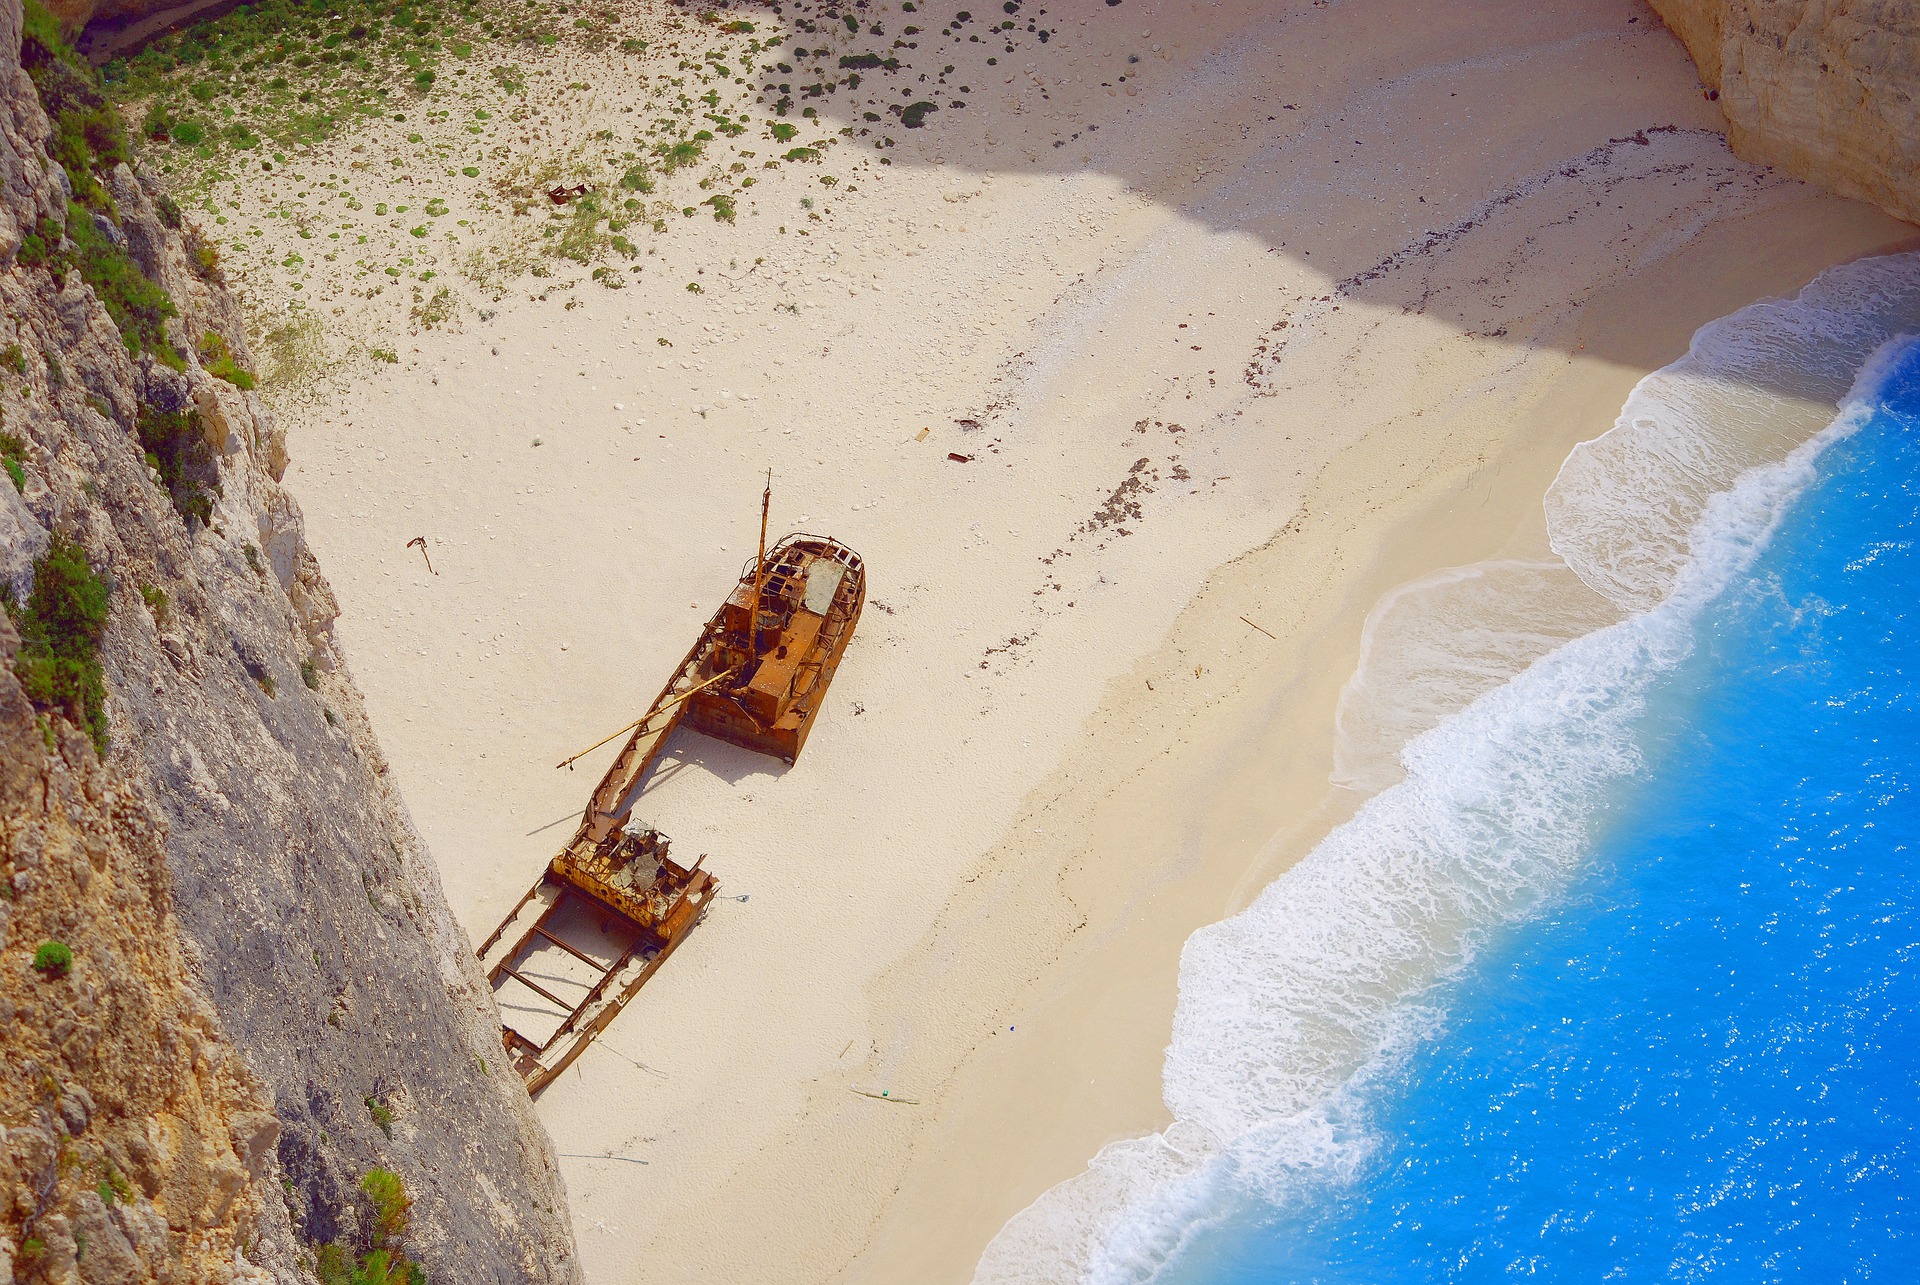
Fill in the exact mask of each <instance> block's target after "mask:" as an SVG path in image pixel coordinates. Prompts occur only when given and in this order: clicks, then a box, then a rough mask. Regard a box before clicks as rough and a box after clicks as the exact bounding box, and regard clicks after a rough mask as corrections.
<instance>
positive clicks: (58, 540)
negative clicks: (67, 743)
mask: <svg viewBox="0 0 1920 1285" xmlns="http://www.w3.org/2000/svg"><path fill="white" fill-rule="evenodd" d="M15 623H16V624H17V625H18V626H19V629H20V639H21V641H20V654H19V656H18V658H17V659H16V660H15V661H14V667H13V668H14V673H15V674H16V675H17V676H18V677H19V679H20V685H21V686H22V687H23V688H25V690H26V694H27V699H28V700H30V701H32V702H33V703H34V705H35V706H36V707H37V708H39V709H42V710H59V711H60V712H61V713H62V714H65V715H66V716H67V718H68V719H70V720H71V721H72V722H73V724H74V725H75V726H76V727H81V728H85V729H86V731H87V733H88V734H89V735H90V736H91V737H92V738H93V744H94V748H95V749H97V750H99V751H100V753H102V754H105V753H106V751H107V685H106V676H105V674H104V673H103V672H102V670H101V668H100V659H99V656H98V654H97V649H98V647H99V643H100V637H101V635H102V634H104V633H105V632H106V628H107V585H106V582H105V581H103V580H102V579H100V577H99V576H97V575H95V574H94V571H93V565H92V563H90V562H88V561H87V553H86V550H85V549H82V548H81V547H80V546H79V545H78V544H75V543H74V542H73V541H71V540H69V539H67V538H66V537H65V536H63V535H59V534H55V535H54V537H53V543H52V545H51V546H50V547H49V548H48V550H47V553H46V556H45V557H43V558H41V559H40V560H39V561H38V562H36V563H35V564H34V567H33V591H32V593H30V594H29V595H28V596H27V603H26V606H25V607H24V608H22V609H20V610H19V611H18V613H17V619H16V621H15Z"/></svg>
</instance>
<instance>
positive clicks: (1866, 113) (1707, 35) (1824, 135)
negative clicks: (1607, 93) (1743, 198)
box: [1652, 0, 1920, 223]
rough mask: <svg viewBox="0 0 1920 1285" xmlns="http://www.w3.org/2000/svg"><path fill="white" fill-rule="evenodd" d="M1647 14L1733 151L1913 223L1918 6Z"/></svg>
mask: <svg viewBox="0 0 1920 1285" xmlns="http://www.w3.org/2000/svg"><path fill="white" fill-rule="evenodd" d="M1652 4H1653V7H1654V9H1655V10H1656V11H1657V12H1658V13H1659V14H1660V16H1661V18H1663V19H1664V20H1665V21H1666V23H1667V25H1668V26H1669V27H1671V28H1672V29H1673V31H1674V33H1675V34H1676V35H1678V36H1679V37H1680V39H1681V40H1682V41H1683V42H1684V43H1685V44H1686V46H1687V50H1688V52H1690V53H1691V54H1692V55H1693V61H1694V63H1695V65H1696V66H1698V67H1699V68H1700V78H1701V79H1702V80H1703V81H1704V82H1705V83H1706V84H1707V86H1708V87H1709V88H1710V89H1713V90H1716V91H1718V93H1719V96H1720V97H1719V102H1720V106H1721V109H1722V110H1723V111H1725V113H1726V117H1727V138H1728V141H1729V142H1731V143H1732V145H1733V150H1734V151H1735V152H1737V153H1739V154H1740V155H1741V156H1743V157H1745V158H1747V159H1748V160H1751V161H1757V162H1759V163H1761V164H1764V165H1775V166H1778V167H1779V168H1781V169H1783V170H1786V171H1787V172H1788V173H1790V174H1794V175H1797V176H1799V177H1800V178H1804V179H1807V180H1809V181H1811V182H1814V183H1819V184H1821V185H1822V186H1824V187H1829V188H1832V189H1833V190H1834V191H1836V192H1839V193H1842V194H1843V195H1846V196H1854V197H1859V198H1860V199H1862V200H1866V201H1872V202H1873V203H1874V204H1876V205H1878V206H1880V207H1881V208H1882V209H1884V210H1886V211H1887V212H1888V213H1890V214H1893V215H1895V216H1897V217H1899V218H1903V219H1906V220H1907V221H1908V222H1910V223H1920V6H1916V5H1914V4H1913V3H1911V0H1652Z"/></svg>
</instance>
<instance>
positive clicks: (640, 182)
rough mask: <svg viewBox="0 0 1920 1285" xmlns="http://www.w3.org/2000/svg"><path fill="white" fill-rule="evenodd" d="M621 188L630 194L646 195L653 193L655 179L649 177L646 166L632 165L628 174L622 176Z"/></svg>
mask: <svg viewBox="0 0 1920 1285" xmlns="http://www.w3.org/2000/svg"><path fill="white" fill-rule="evenodd" d="M620 186H621V187H624V188H626V189H627V191H629V192H639V193H641V194H643V195H645V194H649V193H651V192H652V191H653V179H652V177H651V176H649V175H648V173H647V167H646V166H644V165H630V166H628V167H627V172H626V173H625V174H622V175H621V176H620Z"/></svg>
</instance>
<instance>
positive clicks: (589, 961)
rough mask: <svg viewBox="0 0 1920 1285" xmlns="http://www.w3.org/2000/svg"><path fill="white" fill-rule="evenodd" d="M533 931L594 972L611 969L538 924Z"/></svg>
mask: <svg viewBox="0 0 1920 1285" xmlns="http://www.w3.org/2000/svg"><path fill="white" fill-rule="evenodd" d="M533 931H535V932H537V933H539V934H540V935H541V936H542V937H545V938H546V939H547V940H548V941H550V942H552V943H553V944H554V945H556V946H558V947H559V948H560V949H561V950H564V951H566V952H567V953H568V954H569V955H572V956H573V957H574V958H575V959H577V960H579V961H580V962H581V963H583V964H585V965H587V966H588V967H589V968H591V969H593V971H594V972H596V973H606V972H609V971H611V970H609V969H608V968H607V966H606V965H605V964H602V963H601V962H600V961H599V960H597V959H595V958H594V957H593V956H592V955H589V954H587V953H586V952H585V951H581V950H575V949H574V948H573V947H572V946H569V945H568V944H567V943H566V942H564V941H561V940H560V939H559V938H558V937H555V936H554V935H553V934H552V933H550V932H548V931H547V930H546V929H544V928H542V927H541V926H540V925H539V924H535V925H534V926H533Z"/></svg>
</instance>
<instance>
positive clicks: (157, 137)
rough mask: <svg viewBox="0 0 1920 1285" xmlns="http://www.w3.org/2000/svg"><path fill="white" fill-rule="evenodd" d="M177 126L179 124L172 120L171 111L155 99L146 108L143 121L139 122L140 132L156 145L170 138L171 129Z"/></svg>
mask: <svg viewBox="0 0 1920 1285" xmlns="http://www.w3.org/2000/svg"><path fill="white" fill-rule="evenodd" d="M177 124H179V122H178V121H177V120H175V119H174V115H173V112H172V110H171V109H169V108H168V107H167V105H166V104H165V103H163V102H161V101H160V100H159V99H157V98H156V99H154V100H153V104H152V105H151V106H149V107H148V108H147V114H146V117H145V119H143V120H142V121H141V122H140V132H141V133H142V134H145V135H146V136H147V137H148V138H150V139H152V140H153V141H154V142H156V143H164V142H166V141H167V139H168V138H170V137H171V136H172V134H173V127H174V126H175V125H177Z"/></svg>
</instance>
